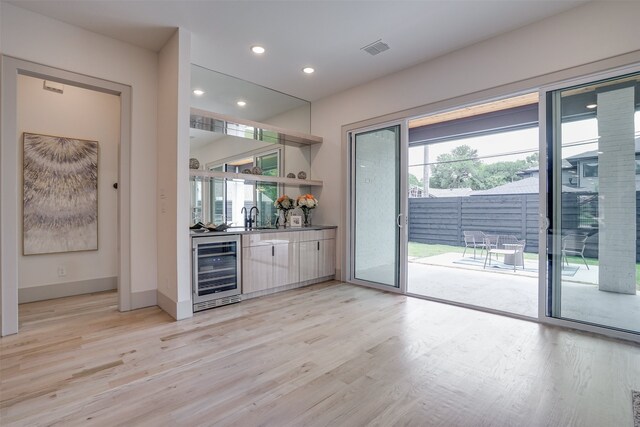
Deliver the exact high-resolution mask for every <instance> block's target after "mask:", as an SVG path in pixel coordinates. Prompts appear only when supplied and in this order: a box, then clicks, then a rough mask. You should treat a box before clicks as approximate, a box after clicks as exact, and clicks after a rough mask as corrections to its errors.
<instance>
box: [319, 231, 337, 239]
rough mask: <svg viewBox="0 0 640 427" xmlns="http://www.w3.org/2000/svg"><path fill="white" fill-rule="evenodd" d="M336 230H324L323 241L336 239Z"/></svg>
mask: <svg viewBox="0 0 640 427" xmlns="http://www.w3.org/2000/svg"><path fill="white" fill-rule="evenodd" d="M335 238H336V229H335V228H331V229H329V230H322V240H328V239H335Z"/></svg>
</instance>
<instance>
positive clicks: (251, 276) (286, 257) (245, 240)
mask: <svg viewBox="0 0 640 427" xmlns="http://www.w3.org/2000/svg"><path fill="white" fill-rule="evenodd" d="M298 237H299V236H298V233H259V234H250V235H244V236H242V293H243V294H248V293H252V292H257V291H264V290H266V289H271V288H277V287H279V286H284V285H290V284H292V283H298V282H299V281H300V279H299V277H300V276H299V259H300V253H299V250H298V242H297V240H298Z"/></svg>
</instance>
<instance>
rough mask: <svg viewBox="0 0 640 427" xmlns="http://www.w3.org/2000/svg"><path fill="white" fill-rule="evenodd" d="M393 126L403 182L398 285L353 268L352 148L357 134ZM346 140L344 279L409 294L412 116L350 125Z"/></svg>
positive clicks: (400, 201) (383, 289)
mask: <svg viewBox="0 0 640 427" xmlns="http://www.w3.org/2000/svg"><path fill="white" fill-rule="evenodd" d="M393 126H399V128H400V147H399V149H400V162H399V163H400V164H399V165H398V173H399V174H400V176H399V179H400V181H399V182H400V186H399V193H400V194H399V195H398V197H399V211H400V214H399V218H398V220H399V224H400V226H399V228H400V231H399V241H398V244H399V248H398V261H399V263H400V265H399V266H398V279H397V280H398V287H393V286H387V285H382V284H379V283H375V282H369V281H365V280H360V279H356V278H354V271H353V262H354V260H353V252H352V251H353V250H354V248H353V233H354V231H355V230H354V229H353V226H352V219H353V218H354V206H353V197H354V195H353V194H352V185H353V173H354V170H353V160H354V159H353V155H352V151H353V150H352V148H353V142H354V135H355V134H359V133H364V132H371V131H375V130H377V129H385V128H389V127H393ZM346 142H347V145H346V146H347V151H346V163H347V165H346V166H347V167H346V170H347V176H346V178H347V185H346V200H345V203H346V207H347V209H345V210H346V211H347V212H348V214H347V215H346V221H345V222H344V225H345V226H344V228H345V234H344V237H345V238H344V259H345V260H346V262H345V264H344V267H343V268H344V279H345V281H346V282H348V283H353V284H356V285H362V286H367V287H370V288H374V289H379V290H382V291H388V292H394V293H399V294H406V291H407V266H408V265H407V240H408V235H409V234H408V231H407V224H408V216H407V209H408V193H407V176H406V175H407V174H406V173H404V171H405V170H406V169H407V164H408V153H407V150H408V146H409V126H408V119H406V118H405V119H400V120H392V121H382V122H377V123H375V124H371V125H367V126H366V127H354V128H351V129H348V130H347V131H346Z"/></svg>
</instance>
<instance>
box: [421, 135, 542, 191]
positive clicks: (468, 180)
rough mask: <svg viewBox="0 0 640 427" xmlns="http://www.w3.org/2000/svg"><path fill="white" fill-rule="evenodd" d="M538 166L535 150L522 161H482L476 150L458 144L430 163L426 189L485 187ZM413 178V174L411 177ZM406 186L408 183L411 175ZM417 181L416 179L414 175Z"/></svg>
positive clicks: (515, 179)
mask: <svg viewBox="0 0 640 427" xmlns="http://www.w3.org/2000/svg"><path fill="white" fill-rule="evenodd" d="M535 166H538V153H534V154H532V155H530V156H527V157H526V158H525V159H524V160H515V161H502V162H495V163H489V164H486V163H483V162H482V161H481V160H480V159H478V151H477V150H475V149H472V148H471V147H469V146H468V145H459V146H457V147H455V148H454V149H453V150H451V152H450V153H445V154H441V155H439V156H438V157H437V160H436V164H434V165H433V166H432V169H431V171H432V173H431V178H430V179H429V187H430V188H443V189H449V188H471V189H472V190H486V189H489V188H494V187H497V186H500V185H503V184H506V183H508V182H513V181H518V180H520V179H522V178H521V177H520V176H519V175H518V174H517V173H518V172H520V171H523V170H525V169H529V168H532V167H535ZM414 178H415V177H414ZM409 179H410V185H413V184H412V183H411V176H410V177H409ZM415 180H417V178H415Z"/></svg>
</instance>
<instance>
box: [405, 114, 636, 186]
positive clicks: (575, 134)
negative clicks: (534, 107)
mask: <svg viewBox="0 0 640 427" xmlns="http://www.w3.org/2000/svg"><path fill="white" fill-rule="evenodd" d="M634 118H635V129H636V135H638V133H640V112H636V114H635V116H634ZM562 135H563V141H562V143H563V149H562V157H563V158H566V157H569V156H573V155H576V154H579V153H584V152H585V151H591V150H596V149H597V148H598V146H597V142H596V138H597V136H598V122H597V120H596V119H595V118H594V119H589V120H581V121H577V122H570V123H564V124H563V125H562ZM582 142H584V143H582ZM460 145H468V146H469V147H471V148H472V149H475V150H477V151H478V157H480V158H481V161H482V162H483V163H486V164H489V163H495V162H502V161H514V160H524V159H525V158H526V157H527V156H530V155H531V154H533V153H536V152H538V145H539V134H538V128H537V127H535V128H530V129H522V130H516V131H509V132H502V133H496V134H491V135H482V136H477V137H472V138H464V139H458V140H454V141H447V142H442V143H437V144H432V145H430V146H429V163H434V162H436V159H437V158H438V156H439V155H441V154H445V153H450V152H451V150H452V149H454V148H455V147H458V146H460ZM423 153H424V152H423V149H422V147H414V148H410V149H409V167H410V168H411V173H414V172H413V171H417V170H419V169H422V168H421V166H423V165H424V163H425V162H424V154H423ZM418 166H420V168H418ZM414 175H415V173H414ZM420 175H421V174H420ZM416 176H418V175H416Z"/></svg>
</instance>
